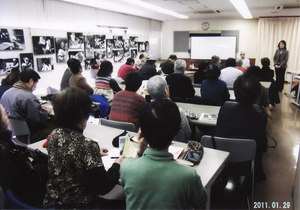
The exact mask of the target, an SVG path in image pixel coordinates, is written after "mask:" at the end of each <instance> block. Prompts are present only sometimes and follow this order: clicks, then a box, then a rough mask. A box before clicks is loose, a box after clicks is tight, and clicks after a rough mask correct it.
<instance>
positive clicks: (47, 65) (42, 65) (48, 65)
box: [36, 57, 54, 71]
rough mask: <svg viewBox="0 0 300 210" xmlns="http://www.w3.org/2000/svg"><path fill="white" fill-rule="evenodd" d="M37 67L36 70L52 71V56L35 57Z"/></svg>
mask: <svg viewBox="0 0 300 210" xmlns="http://www.w3.org/2000/svg"><path fill="white" fill-rule="evenodd" d="M36 63H37V67H38V68H37V69H38V71H52V70H53V69H54V68H53V59H52V58H50V57H49V58H37V59H36Z"/></svg>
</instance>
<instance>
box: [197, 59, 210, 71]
mask: <svg viewBox="0 0 300 210" xmlns="http://www.w3.org/2000/svg"><path fill="white" fill-rule="evenodd" d="M208 65H209V62H207V61H200V62H199V64H198V70H199V71H204V70H205V69H207V67H208Z"/></svg>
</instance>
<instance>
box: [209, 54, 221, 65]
mask: <svg viewBox="0 0 300 210" xmlns="http://www.w3.org/2000/svg"><path fill="white" fill-rule="evenodd" d="M219 60H220V57H219V56H217V55H213V56H212V57H211V63H213V64H217V63H219Z"/></svg>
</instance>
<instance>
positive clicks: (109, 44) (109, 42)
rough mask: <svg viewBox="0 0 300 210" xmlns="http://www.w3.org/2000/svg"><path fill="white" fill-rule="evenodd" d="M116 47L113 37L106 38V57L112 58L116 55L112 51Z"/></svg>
mask: <svg viewBox="0 0 300 210" xmlns="http://www.w3.org/2000/svg"><path fill="white" fill-rule="evenodd" d="M113 48H114V40H113V39H106V58H107V59H110V58H113V57H114V54H113V52H112V50H113Z"/></svg>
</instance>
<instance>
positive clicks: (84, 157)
mask: <svg viewBox="0 0 300 210" xmlns="http://www.w3.org/2000/svg"><path fill="white" fill-rule="evenodd" d="M91 104H92V100H91V98H90V97H89V95H87V93H86V92H85V91H83V90H82V89H80V88H76V87H73V88H68V89H66V90H64V91H63V92H62V93H61V94H59V95H57V96H56V97H55V98H54V100H53V108H54V111H55V117H56V120H57V123H58V125H59V128H57V129H55V130H54V131H53V132H52V133H51V134H50V138H49V141H48V146H47V151H48V155H49V162H48V171H49V179H48V182H47V187H46V195H45V199H44V208H66V209H71V208H86V209H88V208H89V209H96V208H99V207H103V206H101V205H102V203H101V200H100V199H99V196H98V194H105V193H108V192H109V191H110V190H111V189H112V188H113V187H114V186H115V185H116V184H117V183H118V180H119V167H120V165H119V164H120V163H121V161H122V159H123V157H122V156H121V157H120V158H118V159H117V160H116V161H115V163H114V164H113V165H112V166H111V168H110V169H109V170H108V171H107V172H106V171H105V168H104V165H103V162H102V159H101V156H103V155H105V153H107V149H105V148H99V145H98V143H97V142H95V141H93V140H91V139H88V138H86V137H84V136H83V134H82V133H83V130H84V129H85V127H86V124H87V120H88V118H89V114H90V111H91Z"/></svg>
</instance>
